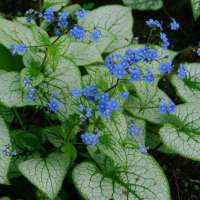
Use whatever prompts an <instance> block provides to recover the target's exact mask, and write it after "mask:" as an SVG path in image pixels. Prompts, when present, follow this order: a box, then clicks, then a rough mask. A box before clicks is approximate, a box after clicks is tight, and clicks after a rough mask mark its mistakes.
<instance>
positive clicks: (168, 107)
mask: <svg viewBox="0 0 200 200" xmlns="http://www.w3.org/2000/svg"><path fill="white" fill-rule="evenodd" d="M175 110H176V105H175V104H174V102H172V101H171V100H170V101H166V102H161V103H160V104H159V107H158V111H159V112H160V113H162V114H170V113H173V112H175Z"/></svg>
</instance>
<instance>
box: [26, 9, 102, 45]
mask: <svg viewBox="0 0 200 200" xmlns="http://www.w3.org/2000/svg"><path fill="white" fill-rule="evenodd" d="M86 16H87V13H86V11H85V10H84V9H83V8H81V9H80V10H78V11H77V12H75V16H72V18H74V19H75V20H76V21H77V22H78V21H83V20H85V19H86ZM33 17H39V18H40V19H43V20H44V21H46V22H48V23H54V24H55V26H54V28H53V30H54V34H55V35H56V36H60V35H62V33H65V32H68V30H67V29H66V28H67V25H68V24H69V13H68V12H67V11H60V12H58V13H56V12H55V9H54V7H49V8H47V9H46V10H44V12H43V13H40V12H38V11H36V10H34V9H29V10H28V11H27V12H26V20H27V22H29V23H30V22H32V20H33ZM70 19H71V16H70ZM73 23H74V21H73ZM70 24H71V23H70ZM69 35H70V36H71V37H72V38H73V39H75V40H78V41H83V40H84V39H85V37H86V30H85V29H84V28H83V27H82V26H80V25H79V24H75V25H74V26H73V27H72V28H70V30H69ZM100 37H101V32H100V31H99V30H98V29H97V28H96V27H94V29H93V30H92V32H91V33H90V40H91V41H92V42H95V41H97V40H99V38H100Z"/></svg>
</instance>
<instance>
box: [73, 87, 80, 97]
mask: <svg viewBox="0 0 200 200" xmlns="http://www.w3.org/2000/svg"><path fill="white" fill-rule="evenodd" d="M81 95H82V90H81V89H77V88H75V89H73V90H72V96H74V97H80V96H81Z"/></svg>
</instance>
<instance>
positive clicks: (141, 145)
mask: <svg viewBox="0 0 200 200" xmlns="http://www.w3.org/2000/svg"><path fill="white" fill-rule="evenodd" d="M148 150H149V147H146V146H145V145H144V144H140V145H139V151H140V153H147V152H148Z"/></svg>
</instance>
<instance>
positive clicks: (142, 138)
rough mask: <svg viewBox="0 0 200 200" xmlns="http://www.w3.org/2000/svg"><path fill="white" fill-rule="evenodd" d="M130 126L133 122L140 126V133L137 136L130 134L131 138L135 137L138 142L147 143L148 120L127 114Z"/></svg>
mask: <svg viewBox="0 0 200 200" xmlns="http://www.w3.org/2000/svg"><path fill="white" fill-rule="evenodd" d="M125 117H126V121H127V124H128V128H130V127H131V124H132V123H134V124H135V125H136V127H137V128H139V134H138V135H137V136H136V137H133V136H130V137H129V138H131V139H134V140H135V141H136V142H137V143H138V144H146V142H145V138H146V122H145V121H144V120H141V119H137V118H135V117H132V116H129V115H125Z"/></svg>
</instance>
